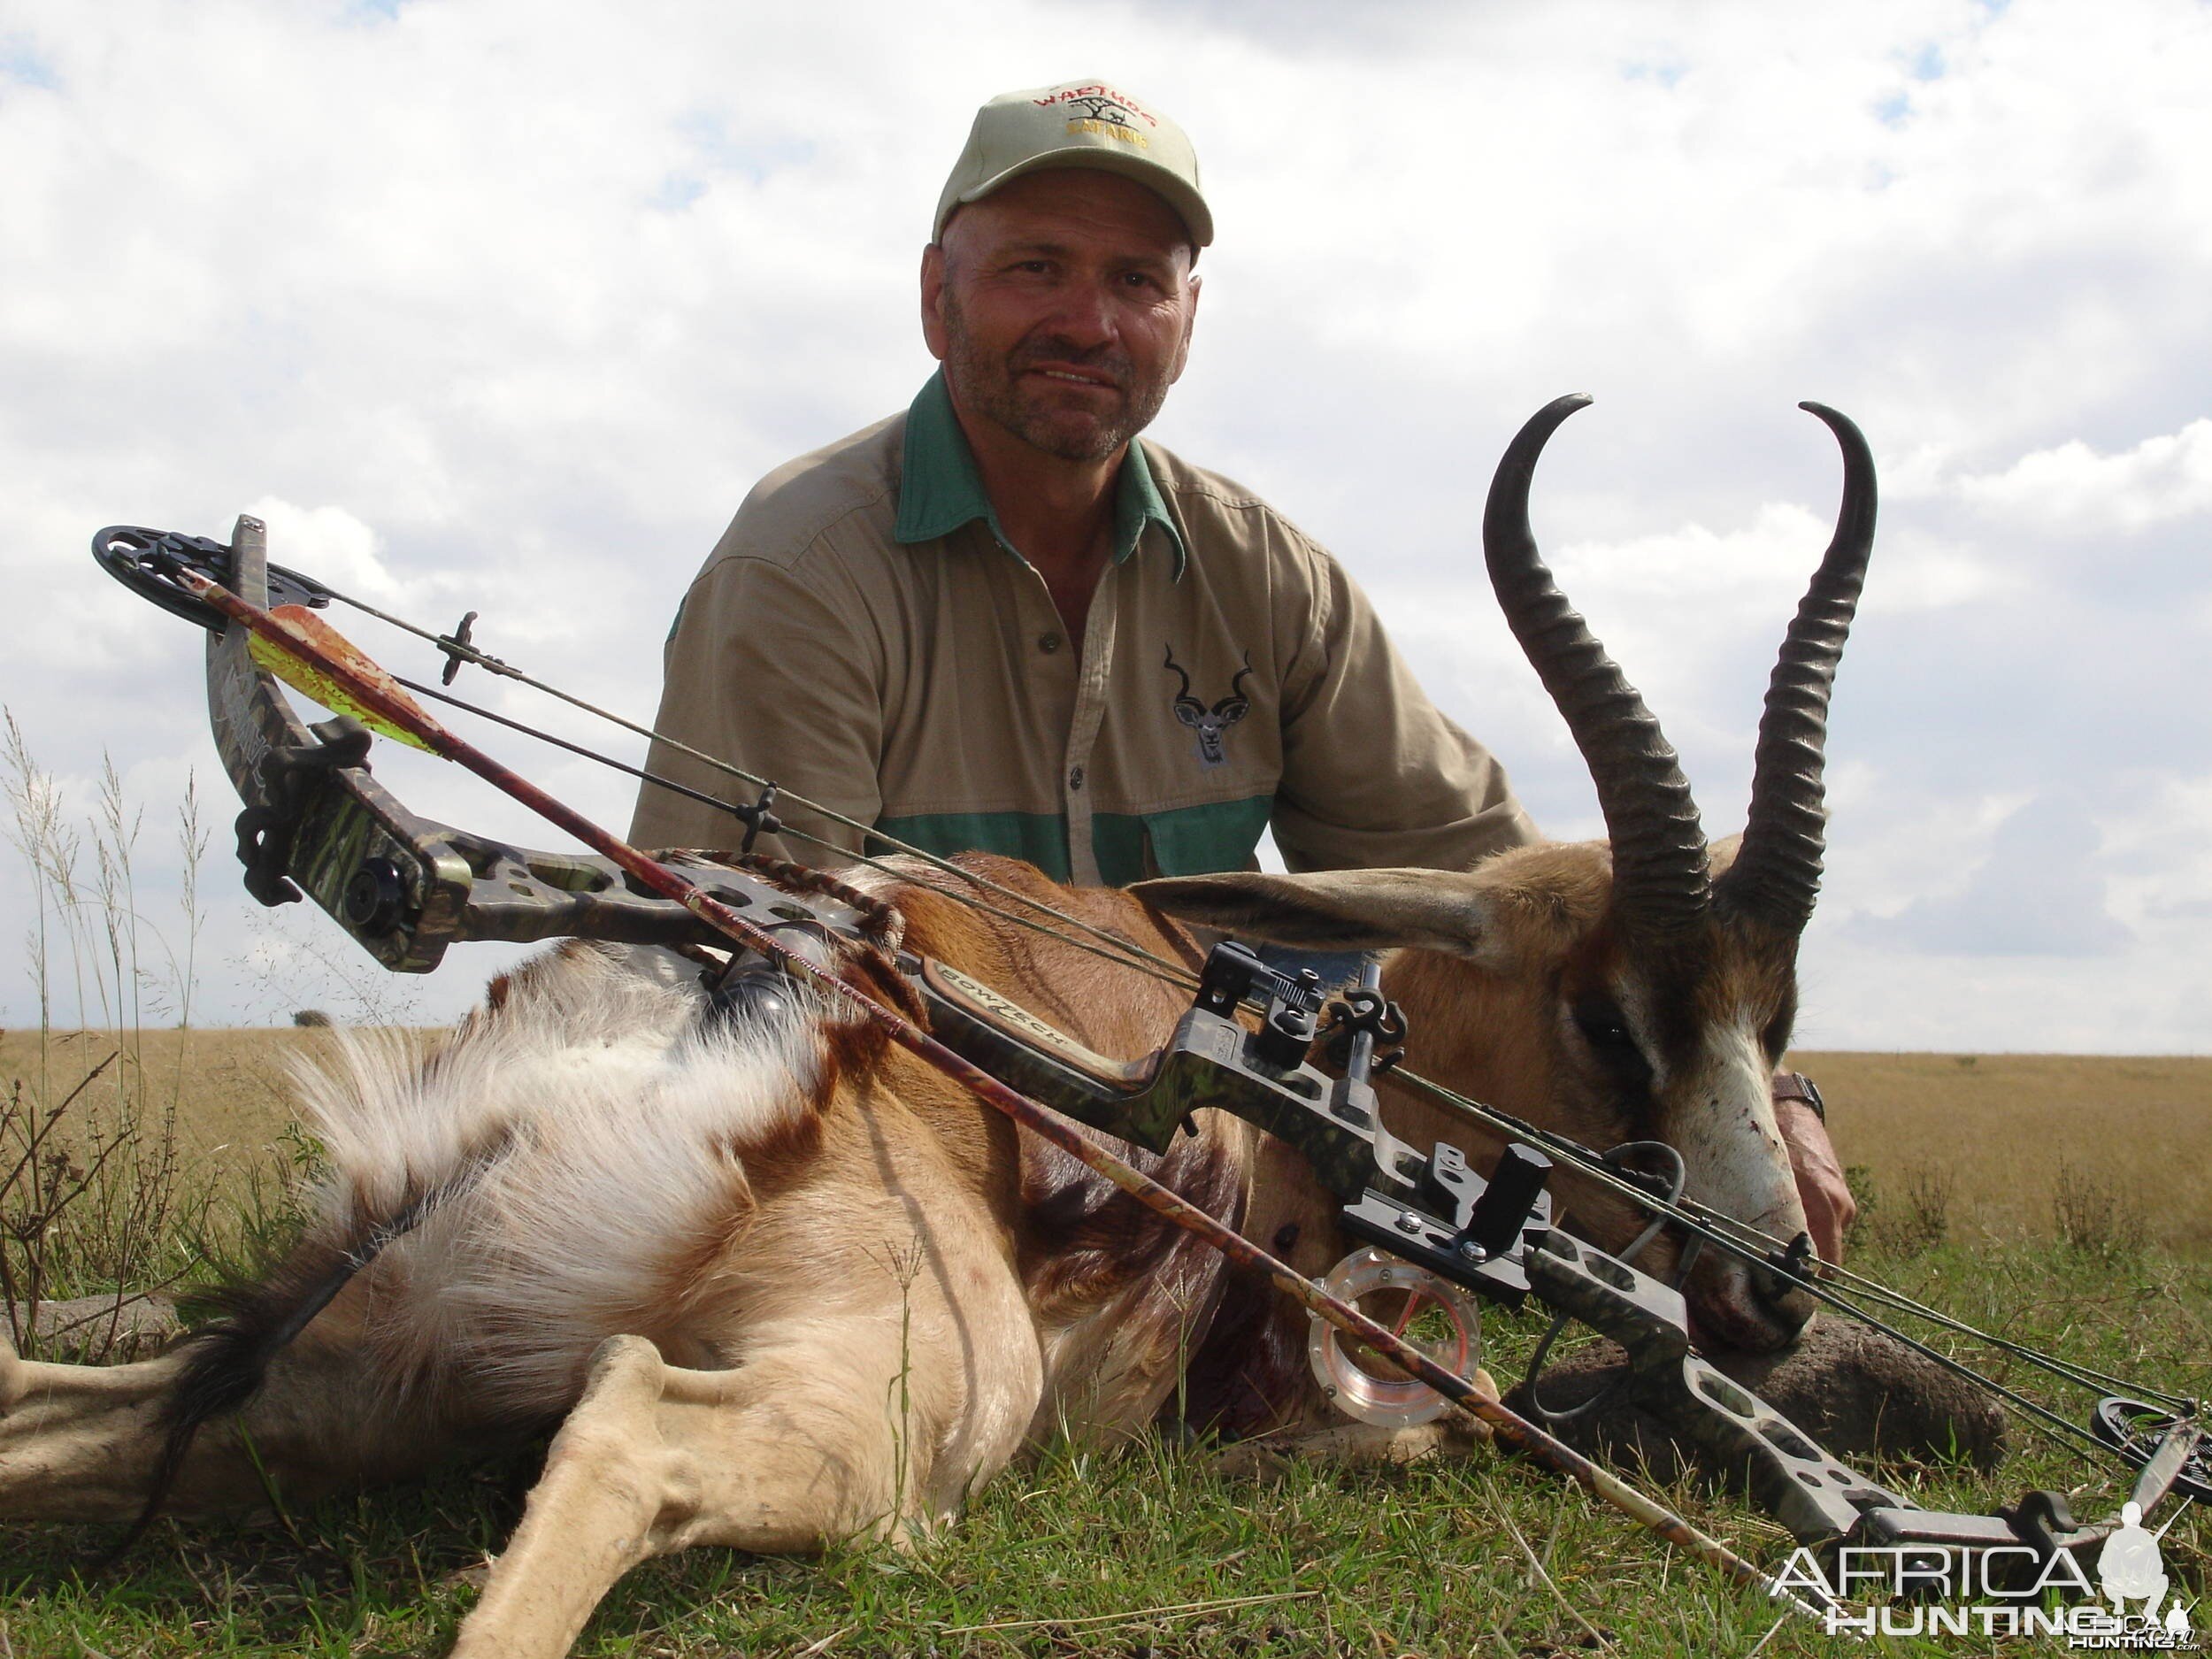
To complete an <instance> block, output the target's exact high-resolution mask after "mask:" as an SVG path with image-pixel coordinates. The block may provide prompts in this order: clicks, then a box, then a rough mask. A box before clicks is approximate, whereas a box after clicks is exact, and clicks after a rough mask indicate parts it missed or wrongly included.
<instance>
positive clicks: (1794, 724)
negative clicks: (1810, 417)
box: [1718, 403, 1875, 937]
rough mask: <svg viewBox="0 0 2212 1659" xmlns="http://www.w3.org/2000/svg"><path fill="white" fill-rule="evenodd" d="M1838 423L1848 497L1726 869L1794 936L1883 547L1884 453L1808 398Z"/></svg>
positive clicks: (1779, 693)
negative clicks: (1879, 499)
mask: <svg viewBox="0 0 2212 1659" xmlns="http://www.w3.org/2000/svg"><path fill="white" fill-rule="evenodd" d="M1798 407H1799V408H1800V409H1804V410H1809V411H1811V412H1812V413H1814V414H1816V415H1817V416H1819V417H1820V419H1822V420H1824V421H1825V422H1827V424H1828V428H1829V430H1830V431H1832V432H1833V433H1834V434H1836V442H1837V443H1839V445H1841V446H1842V449H1843V504H1842V506H1841V507H1840V508H1839V509H1838V511H1837V513H1836V534H1835V536H1834V539H1833V540H1832V541H1830V542H1829V543H1828V551H1827V552H1826V553H1825V554H1824V555H1823V556H1822V557H1821V561H1820V568H1819V569H1818V570H1817V571H1816V572H1814V573H1813V581H1812V586H1811V587H1810V588H1807V589H1806V591H1805V598H1804V601H1803V603H1801V604H1800V605H1799V606H1798V607H1797V615H1796V618H1794V619H1793V621H1792V622H1791V623H1790V631H1789V634H1788V637H1787V638H1786V639H1785V640H1784V641H1782V655H1781V657H1780V658H1779V660H1778V661H1777V662H1776V664H1775V665H1774V676H1773V678H1772V679H1771V680H1769V681H1768V683H1767V702H1766V712H1765V713H1764V714H1763V715H1762V716H1760V718H1759V752H1758V760H1757V762H1756V764H1755V766H1754V768H1753V770H1752V774H1751V812H1750V816H1749V818H1747V820H1746V822H1745V826H1744V833H1743V846H1742V849H1740V851H1739V852H1738V853H1737V855H1736V862H1735V863H1734V864H1732V865H1731V866H1730V867H1729V870H1728V872H1727V873H1726V874H1724V876H1722V877H1721V879H1720V883H1719V887H1718V893H1719V896H1720V899H1721V902H1724V903H1725V904H1726V905H1727V906H1728V907H1729V908H1730V909H1731V910H1734V911H1736V912H1737V913H1739V914H1741V915H1744V916H1747V917H1751V918H1755V919H1757V920H1759V921H1761V922H1763V923H1765V924H1766V925H1768V926H1771V927H1773V928H1775V929H1776V930H1777V931H1778V932H1782V933H1787V934H1789V935H1791V936H1792V937H1795V936H1796V935H1797V934H1798V933H1801V932H1803V931H1804V927H1805V923H1806V921H1807V919H1808V918H1810V917H1811V915H1812V913H1813V900H1814V898H1815V896H1816V895H1817V894H1818V893H1819V891H1820V860H1821V854H1822V852H1823V850H1824V848H1825V846H1826V829H1827V814H1826V812H1825V811H1824V810H1823V808H1822V804H1821V803H1822V794H1823V792H1822V788H1821V772H1822V769H1823V766H1824V763H1825V757H1826V748H1827V741H1828V694H1829V692H1830V691H1831V690H1832V688H1833V687H1834V685H1835V679H1836V662H1837V659H1838V658H1839V657H1841V656H1842V655H1843V642H1844V640H1845V639H1846V638H1847V636H1848V635H1849V634H1850V632H1851V618H1852V614H1853V612H1854V611H1856V610H1857V609H1858V603H1859V589H1860V588H1861V587H1862V586H1863V583H1864V582H1865V580H1866V562H1867V558H1868V556H1869V555H1870V554H1871V553H1872V552H1873V550H1874V509H1875V488H1874V457H1873V455H1872V454H1871V453H1870V451H1869V450H1868V449H1867V447H1866V439H1865V438H1864V437H1863V435H1861V434H1860V432H1859V429H1858V427H1856V426H1854V425H1852V424H1851V422H1850V420H1849V419H1847V417H1845V416H1843V415H1839V414H1838V413H1837V412H1836V411H1834V410H1832V409H1830V408H1828V407H1827V406H1826V405H1824V404H1822V403H1800V404H1799V405H1798Z"/></svg>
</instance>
